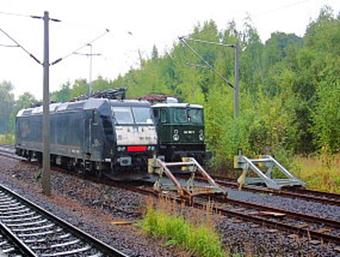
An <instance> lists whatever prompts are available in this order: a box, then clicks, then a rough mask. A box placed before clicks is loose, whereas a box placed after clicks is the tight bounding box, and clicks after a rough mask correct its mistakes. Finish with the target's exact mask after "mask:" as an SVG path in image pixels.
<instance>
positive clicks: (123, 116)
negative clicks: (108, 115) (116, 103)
mask: <svg viewBox="0 0 340 257" xmlns="http://www.w3.org/2000/svg"><path fill="white" fill-rule="evenodd" d="M112 112H113V114H114V118H115V120H116V122H117V123H118V124H133V123H134V121H133V117H132V112H131V108H130V107H112Z"/></svg>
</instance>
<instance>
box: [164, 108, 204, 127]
mask: <svg viewBox="0 0 340 257" xmlns="http://www.w3.org/2000/svg"><path fill="white" fill-rule="evenodd" d="M171 119H172V122H174V123H178V124H188V123H189V124H199V125H201V124H203V111H202V109H199V108H173V109H172V115H171Z"/></svg>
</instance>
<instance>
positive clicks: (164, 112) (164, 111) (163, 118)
mask: <svg viewBox="0 0 340 257" xmlns="http://www.w3.org/2000/svg"><path fill="white" fill-rule="evenodd" d="M167 116H168V112H167V109H165V108H162V109H161V123H166V122H167V120H168V119H167Z"/></svg>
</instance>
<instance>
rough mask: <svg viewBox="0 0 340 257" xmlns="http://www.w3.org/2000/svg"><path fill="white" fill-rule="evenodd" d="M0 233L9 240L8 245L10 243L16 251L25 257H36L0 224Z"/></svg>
mask: <svg viewBox="0 0 340 257" xmlns="http://www.w3.org/2000/svg"><path fill="white" fill-rule="evenodd" d="M0 231H1V234H2V235H3V236H4V237H5V238H6V239H8V240H9V243H12V244H13V245H14V246H15V247H16V251H18V252H20V253H22V254H23V255H24V256H27V257H37V256H38V255H37V254H35V253H34V252H33V251H32V250H31V249H30V248H29V247H28V246H27V245H26V244H25V243H24V242H23V241H22V240H20V239H19V237H17V236H16V235H15V234H14V233H13V232H12V231H11V230H10V229H9V228H8V227H7V226H6V225H5V224H4V223H2V222H0ZM1 256H2V255H1Z"/></svg>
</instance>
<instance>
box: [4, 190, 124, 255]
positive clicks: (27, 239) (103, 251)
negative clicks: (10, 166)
mask: <svg viewBox="0 0 340 257" xmlns="http://www.w3.org/2000/svg"><path fill="white" fill-rule="evenodd" d="M0 233H1V236H0V250H1V251H2V252H3V253H5V254H7V255H8V256H44V257H52V256H74V257H76V256H89V257H90V256H91V257H99V256H114V257H127V255H125V254H123V253H122V252H120V251H118V250H116V249H114V248H112V247H111V246H109V245H107V244H105V243H103V242H101V241H99V240H97V239H96V238H94V237H92V236H91V235H89V234H87V233H85V232H83V231H81V230H79V229H78V228H76V227H74V226H73V225H71V224H70V223H67V222H66V221H64V220H61V219H60V218H58V217H57V216H55V215H53V214H52V213H50V212H48V211H46V210H44V209H42V208H41V207H39V206H37V205H36V204H34V203H32V202H30V201H29V200H27V199H25V198H23V197H22V196H20V195H18V194H17V193H15V192H13V191H11V190H10V189H8V188H6V187H4V186H2V185H0Z"/></svg>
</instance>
